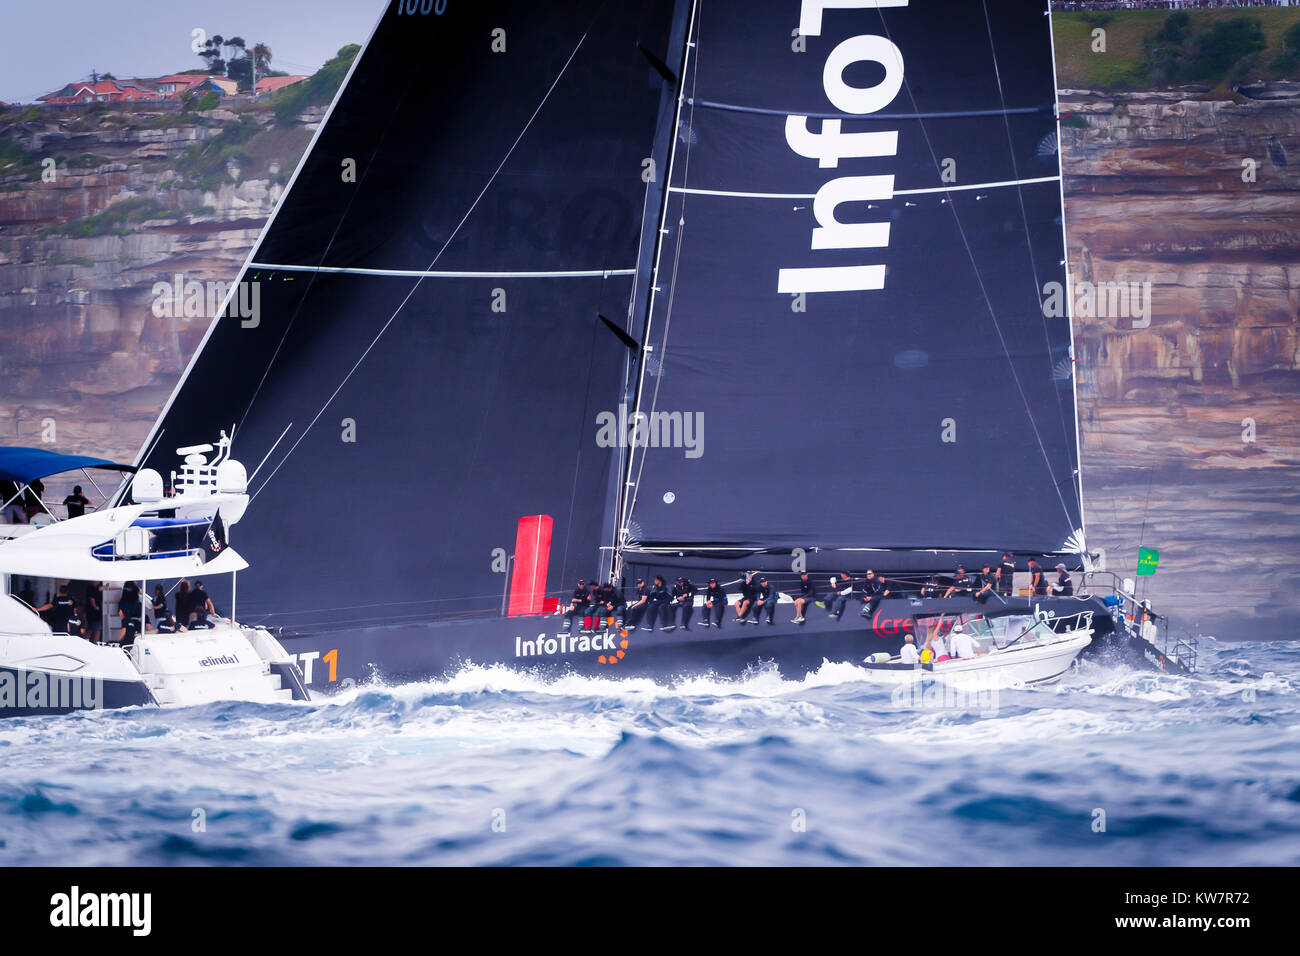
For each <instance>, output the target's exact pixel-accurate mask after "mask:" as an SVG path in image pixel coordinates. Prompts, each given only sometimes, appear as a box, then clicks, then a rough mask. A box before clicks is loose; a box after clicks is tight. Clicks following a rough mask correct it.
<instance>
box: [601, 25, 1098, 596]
mask: <svg viewBox="0 0 1300 956" xmlns="http://www.w3.org/2000/svg"><path fill="white" fill-rule="evenodd" d="M691 39H692V41H693V42H694V44H695V45H694V47H693V48H692V49H691V52H690V56H689V63H688V68H687V69H686V71H685V73H684V76H683V90H684V96H685V99H684V105H683V109H682V111H681V118H680V122H679V124H678V128H677V134H678V135H677V141H676V144H675V150H674V154H673V157H672V169H671V195H670V198H669V201H668V207H667V212H666V216H665V229H666V230H667V233H666V234H665V235H664V237H663V244H662V250H661V255H660V256H659V261H658V270H657V273H656V275H655V278H654V285H655V287H656V290H657V291H656V292H655V293H654V302H653V308H652V310H651V316H650V321H649V323H648V329H647V331H646V333H645V336H646V337H645V341H646V342H647V344H648V345H649V346H650V347H651V348H652V349H653V351H652V352H651V353H650V354H649V358H648V360H647V362H646V375H645V378H644V380H643V382H642V387H641V389H640V396H641V397H640V403H639V405H637V406H636V407H635V408H633V409H629V412H628V418H629V420H630V421H631V424H630V425H629V430H632V429H635V428H638V427H640V428H641V429H642V430H643V431H642V433H641V441H643V442H644V441H648V442H649V443H650V444H651V445H658V446H659V447H649V448H641V447H638V448H636V449H635V450H634V452H633V453H632V455H631V466H630V469H629V471H630V474H629V481H630V482H632V483H634V491H633V492H632V494H631V495H630V496H629V498H628V507H627V508H626V509H625V511H624V515H623V524H622V526H623V528H624V529H626V535H627V540H628V541H629V542H630V545H631V546H630V547H629V548H628V549H627V550H626V552H625V553H626V556H627V559H628V560H629V561H631V562H635V563H638V564H647V563H654V562H655V560H656V556H659V557H660V558H662V559H664V560H669V561H671V560H675V559H677V558H678V557H680V556H684V557H686V558H687V559H688V560H689V558H690V556H691V555H692V554H694V555H697V556H709V555H711V556H713V557H714V558H716V557H719V556H725V555H728V554H735V555H738V554H745V553H749V552H750V551H761V550H767V551H770V552H780V551H784V552H786V553H787V554H788V552H790V551H791V550H793V549H795V548H803V549H809V550H811V549H824V550H825V551H828V552H830V553H831V554H834V552H835V551H836V550H850V551H859V550H871V549H885V550H889V551H891V552H893V553H894V554H896V555H898V556H899V557H898V559H897V560H896V561H895V562H894V563H896V564H898V565H899V566H904V565H906V564H907V559H906V558H905V557H904V556H905V555H906V554H908V553H913V554H914V553H916V552H917V551H919V550H921V549H941V550H943V551H986V552H987V551H990V550H993V551H996V552H1000V551H1001V550H1002V549H1004V548H1011V549H1014V550H1016V551H1019V552H1021V553H1033V552H1037V553H1041V554H1046V553H1052V552H1057V551H1060V550H1063V549H1069V547H1070V546H1069V545H1067V541H1068V540H1069V539H1071V538H1072V537H1073V536H1075V533H1076V529H1081V527H1082V514H1081V512H1082V509H1081V503H1080V487H1079V480H1078V470H1077V469H1078V446H1077V430H1076V423H1075V400H1074V381H1073V367H1072V354H1071V331H1070V319H1069V316H1068V314H1067V313H1066V310H1065V309H1064V308H1060V307H1058V306H1060V305H1061V302H1062V299H1063V298H1064V299H1068V296H1063V291H1064V288H1063V287H1064V284H1065V282H1066V270H1065V264H1064V260H1065V254H1064V248H1063V247H1064V235H1063V229H1062V199H1061V190H1060V168H1059V157H1058V152H1057V148H1056V143H1057V136H1056V114H1055V89H1054V87H1055V84H1054V77H1053V63H1052V47H1051V42H1050V23H1049V18H1048V16H1047V15H1046V5H1045V4H1044V3H1043V2H1042V0H996V2H995V0H946V2H941V0H926V2H920V0H913V2H911V3H908V2H907V0H874V2H873V0H858V2H849V0H843V2H835V3H830V2H819V0H805V2H803V3H802V4H800V3H799V2H798V0H789V2H766V3H761V4H755V3H752V2H748V0H704V2H701V3H699V4H698V6H697V9H696V16H695V19H694V24H693V28H692V33H691ZM1053 297H1054V298H1053ZM1045 299H1047V300H1048V301H1047V304H1046V305H1045V304H1044V300H1045ZM638 412H639V413H640V415H641V416H644V417H638V415H637V414H636V413H638ZM664 446H668V447H664ZM669 555H671V558H669ZM828 560H830V561H831V562H832V563H831V564H830V565H828V567H829V569H830V570H835V569H837V568H838V566H839V565H840V564H843V565H845V566H851V567H861V566H863V565H865V564H869V563H871V564H875V565H876V566H877V567H881V566H888V565H889V564H890V559H889V558H887V557H885V556H881V555H878V556H876V557H874V558H867V557H866V556H865V555H864V556H862V557H861V559H858V560H855V559H852V558H848V557H845V556H843V555H841V556H838V557H830V558H828ZM746 563H748V562H746Z"/></svg>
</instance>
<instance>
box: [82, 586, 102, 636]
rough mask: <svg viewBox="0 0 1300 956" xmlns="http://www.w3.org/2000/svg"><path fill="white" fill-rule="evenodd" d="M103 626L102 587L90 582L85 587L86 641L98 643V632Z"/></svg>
mask: <svg viewBox="0 0 1300 956" xmlns="http://www.w3.org/2000/svg"><path fill="white" fill-rule="evenodd" d="M103 626H104V587H103V585H102V584H101V583H100V582H99V581H91V582H90V584H89V585H88V586H87V587H86V639H87V640H89V641H90V643H92V644H98V643H99V632H100V630H101V629H102V628H103Z"/></svg>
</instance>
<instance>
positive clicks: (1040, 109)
mask: <svg viewBox="0 0 1300 956" xmlns="http://www.w3.org/2000/svg"><path fill="white" fill-rule="evenodd" d="M698 102H699V105H700V106H703V107H704V108H705V109H711V110H726V111H727V112H730V113H758V114H760V115H763V116H782V117H784V116H807V117H808V118H809V119H851V120H861V119H868V118H870V119H872V120H881V121H883V122H893V121H895V120H923V119H956V118H960V117H963V116H997V115H998V114H1002V115H1004V116H1005V115H1009V114H1018V113H1045V112H1047V110H1048V108H1047V107H1045V106H1018V107H1015V108H1014V109H1012V108H1008V106H1007V104H1006V101H1005V100H1004V101H1003V102H1002V109H1000V110H954V111H951V112H947V113H874V114H872V115H871V116H870V117H864V116H861V115H859V114H856V113H837V112H829V113H805V112H804V111H803V110H773V109H767V108H765V107H762V106H738V105H736V104H735V103H717V102H714V101H713V100H699V101H698ZM695 104H696V100H695V99H694V98H692V100H691V105H692V106H694V105H695Z"/></svg>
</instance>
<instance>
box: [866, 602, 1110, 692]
mask: <svg viewBox="0 0 1300 956" xmlns="http://www.w3.org/2000/svg"><path fill="white" fill-rule="evenodd" d="M1092 615H1093V612H1092V611H1081V612H1079V613H1078V614H1073V615H1070V616H1067V617H1059V618H1058V617H1056V616H1054V615H1049V614H1045V613H1035V614H1034V615H1033V616H1028V615H1025V614H1023V613H1020V614H997V613H996V612H993V613H992V614H991V615H990V616H985V615H959V616H956V617H951V618H946V617H944V616H942V615H940V616H938V617H930V618H926V617H921V618H919V619H918V620H917V632H918V633H917V645H918V647H922V646H924V644H925V637H924V635H925V634H927V633H929V632H930V631H931V630H933V629H938V630H939V632H940V634H942V635H944V636H945V637H947V636H948V635H950V634H951V633H952V630H951V629H952V627H953V625H956V624H959V623H960V624H961V625H962V627H963V628H964V629H965V630H966V632H967V633H969V634H970V635H971V637H972V638H974V639H975V643H976V644H977V645H978V647H979V654H978V656H976V657H970V658H955V657H954V658H949V659H948V660H941V661H933V662H931V661H926V662H923V663H916V664H905V663H903V662H902V661H901V660H900V658H899V656H898V655H897V654H895V655H889V654H885V653H879V654H873V655H872V656H871V657H868V658H867V659H866V660H865V661H864V662H863V663H862V665H861V666H862V667H863V668H865V669H866V671H867V675H868V679H869V680H873V681H878V682H880V683H888V684H908V683H914V682H918V681H942V682H944V683H947V684H954V685H958V686H968V687H969V686H978V687H979V688H981V689H986V688H1004V689H1011V688H1018V687H1034V686H1038V685H1043V684H1050V683H1053V682H1055V681H1057V680H1060V679H1061V677H1062V676H1064V674H1065V673H1066V671H1068V670H1069V669H1070V667H1071V666H1072V665H1073V664H1074V660H1075V658H1076V657H1078V656H1079V653H1080V652H1081V651H1082V650H1083V649H1084V648H1085V647H1087V646H1088V645H1089V644H1091V643H1092V638H1093V626H1092Z"/></svg>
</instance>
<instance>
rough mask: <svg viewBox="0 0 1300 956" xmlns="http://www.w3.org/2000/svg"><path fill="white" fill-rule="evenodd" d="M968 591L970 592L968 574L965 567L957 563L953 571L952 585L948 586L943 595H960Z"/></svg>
mask: <svg viewBox="0 0 1300 956" xmlns="http://www.w3.org/2000/svg"><path fill="white" fill-rule="evenodd" d="M969 593H970V575H969V574H967V573H966V569H965V568H964V567H962V566H961V565H960V564H959V565H957V570H956V571H955V572H954V573H953V576H952V585H951V586H950V587H949V588H948V590H947V591H944V592H943V596H944V597H946V598H947V597H952V596H953V595H954V594H957V595H962V594H969Z"/></svg>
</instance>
